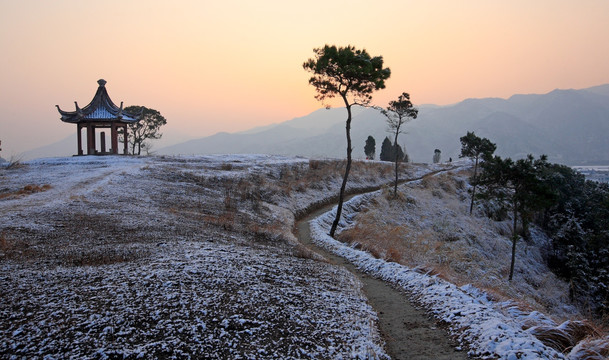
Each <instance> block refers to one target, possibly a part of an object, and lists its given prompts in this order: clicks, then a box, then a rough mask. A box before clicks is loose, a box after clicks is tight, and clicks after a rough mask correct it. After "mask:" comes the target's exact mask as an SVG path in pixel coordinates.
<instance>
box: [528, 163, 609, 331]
mask: <svg viewBox="0 0 609 360" xmlns="http://www.w3.org/2000/svg"><path fill="white" fill-rule="evenodd" d="M545 178H546V181H547V182H548V183H549V185H550V186H551V187H552V189H553V190H554V191H555V193H556V195H557V198H556V201H555V203H554V205H553V206H552V207H550V208H548V209H546V210H545V211H543V212H541V213H539V214H537V216H536V218H535V221H536V223H537V224H538V225H540V226H541V227H542V228H543V229H544V230H545V231H546V232H547V233H548V235H549V236H550V237H551V239H552V248H551V249H550V252H549V254H548V259H547V260H548V265H549V266H550V268H551V269H552V270H553V271H554V272H555V273H556V274H557V275H559V276H561V277H563V278H565V279H567V280H569V283H570V293H569V295H570V298H571V300H572V301H573V302H575V303H577V304H578V305H579V306H580V307H581V308H582V309H584V310H590V311H592V312H596V313H597V314H598V315H600V316H602V317H604V318H605V319H607V316H609V184H606V183H598V182H595V181H590V180H586V179H585V178H584V176H583V175H582V174H580V173H578V172H577V171H575V170H573V169H571V168H569V167H567V166H564V165H558V164H552V165H550V166H548V168H547V174H546V176H545Z"/></svg>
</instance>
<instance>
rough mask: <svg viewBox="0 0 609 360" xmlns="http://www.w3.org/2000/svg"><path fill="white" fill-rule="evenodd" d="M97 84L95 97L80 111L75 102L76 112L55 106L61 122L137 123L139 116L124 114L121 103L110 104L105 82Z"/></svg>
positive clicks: (100, 81)
mask: <svg viewBox="0 0 609 360" xmlns="http://www.w3.org/2000/svg"><path fill="white" fill-rule="evenodd" d="M97 83H98V84H99V87H98V88H97V91H96V92H95V96H93V99H92V100H91V102H89V104H87V105H86V106H85V107H83V108H82V109H81V108H79V107H78V104H77V103H76V102H74V105H75V106H76V111H63V110H61V109H60V108H59V105H55V106H56V107H57V110H58V111H59V114H60V115H61V121H63V122H67V123H72V124H78V123H85V122H120V123H126V124H129V123H134V122H137V121H139V119H140V118H141V114H139V115H136V114H131V113H127V112H124V111H123V103H122V102H121V106H120V107H118V106H116V104H114V102H112V100H111V99H110V96H109V95H108V91H107V90H106V86H105V85H106V81H105V80H102V79H100V80H99V81H98V82H97Z"/></svg>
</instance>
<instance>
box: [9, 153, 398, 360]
mask: <svg viewBox="0 0 609 360" xmlns="http://www.w3.org/2000/svg"><path fill="white" fill-rule="evenodd" d="M308 162H309V160H308V159H299V158H286V157H274V156H267V155H241V156H238V155H231V156H201V157H179V158H171V157H122V156H107V157H74V158H56V159H42V160H35V161H30V162H26V163H24V164H23V166H22V167H20V168H17V169H12V170H10V171H9V170H6V171H3V172H0V178H1V180H2V188H1V189H0V194H6V195H7V196H6V197H3V198H0V219H1V220H0V234H2V240H3V243H2V244H0V245H1V246H0V294H1V295H0V296H1V298H2V301H1V302H0V354H2V356H3V357H4V356H6V357H9V358H10V357H16V358H21V357H28V358H31V357H46V358H83V359H88V358H117V357H119V358H122V357H130V358H159V357H163V358H201V357H206V358H218V359H220V358H235V359H236V358H251V359H277V358H281V359H300V358H303V357H305V358H335V359H351V358H360V359H365V358H370V357H375V358H386V357H387V355H386V354H385V352H384V349H383V342H382V339H381V337H380V334H379V332H378V329H377V328H376V325H375V324H376V320H377V317H376V313H375V312H374V311H373V309H372V308H371V307H370V305H369V304H368V303H367V301H366V297H365V296H364V294H363V293H362V291H361V283H360V282H359V281H358V280H357V279H356V278H355V277H354V276H353V275H352V274H351V273H349V272H348V271H347V270H345V269H343V268H341V267H337V266H334V265H331V264H328V263H326V262H323V261H319V260H317V259H316V258H315V257H306V256H297V255H295V254H297V253H298V252H297V251H296V250H295V247H296V245H295V244H294V243H292V242H290V241H288V240H289V239H288V240H286V239H283V238H281V237H280V236H271V237H267V238H259V237H257V236H255V234H253V233H251V232H249V231H247V228H246V225H251V224H257V225H256V226H259V227H261V228H262V227H264V226H269V227H271V226H273V225H274V224H276V223H279V222H281V223H282V224H283V226H282V227H278V229H279V230H281V231H283V227H284V228H285V231H286V232H288V233H289V232H290V231H291V226H290V224H292V223H293V215H291V214H292V212H291V210H286V209H288V208H292V209H296V208H306V207H307V206H309V205H310V204H312V203H314V202H315V201H317V200H318V199H319V195H320V194H321V192H322V191H323V190H320V191H316V192H314V193H307V191H302V192H296V191H293V192H292V195H294V196H298V198H299V201H293V200H292V198H290V196H286V195H278V194H279V193H274V192H269V194H270V195H272V197H273V198H275V200H276V204H271V203H266V202H264V201H263V202H262V204H261V205H260V207H261V209H262V210H263V212H265V213H269V212H270V215H271V216H270V217H269V218H268V219H267V218H264V219H260V218H258V217H257V216H259V215H257V213H256V212H255V211H253V210H252V209H251V207H252V205H251V204H250V203H249V202H248V201H249V200H247V199H245V200H243V199H241V198H240V197H239V196H238V195H240V194H238V193H237V192H235V193H234V198H233V199H232V200H233V201H235V202H236V203H237V204H238V205H239V209H240V210H239V213H238V216H237V217H235V220H234V222H233V223H231V224H229V225H232V226H233V228H232V229H231V228H229V229H227V230H225V229H222V226H221V225H218V226H213V225H209V224H207V223H206V221H207V219H208V218H212V217H214V216H221V215H222V214H223V213H224V209H225V208H224V206H225V205H224V203H223V201H224V189H225V187H224V185H225V184H227V183H230V182H238V181H239V180H240V179H246V180H247V179H250V180H251V179H253V178H256V176H259V175H260V176H264V177H267V176H273V174H276V176H279V172H281V171H283V170H282V169H284V168H286V167H288V168H297V167H306V166H308ZM331 182H332V183H334V180H332V181H331ZM30 184H34V185H43V184H47V185H49V187H48V188H46V190H45V191H40V192H34V193H26V194H19V190H20V189H23V188H24V187H25V186H28V185H30ZM273 184H274V183H273V182H272V181H269V182H268V183H267V185H266V186H268V187H269V189H270V190H272V189H273V188H272V186H274V185H273ZM355 184H357V182H356V183H355ZM278 188H279V187H278ZM324 188H325V185H324ZM270 190H269V191H270ZM282 201H289V202H290V203H289V204H286V203H284V202H282ZM241 210H242V211H241ZM290 219H291V220H290ZM275 226H277V225H275Z"/></svg>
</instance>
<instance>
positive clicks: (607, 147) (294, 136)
mask: <svg viewBox="0 0 609 360" xmlns="http://www.w3.org/2000/svg"><path fill="white" fill-rule="evenodd" d="M346 116H347V115H346V111H345V109H344V108H335V109H329V110H326V109H320V110H317V111H314V112H313V113H311V114H309V115H307V116H303V117H299V118H295V119H292V120H289V121H285V122H282V123H279V124H276V125H269V126H265V127H260V128H254V129H251V130H248V131H244V132H239V133H218V134H215V135H212V136H208V137H204V138H200V139H195V140H190V141H187V142H183V143H179V144H176V145H172V146H168V147H164V148H160V149H158V151H157V153H158V154H231V153H261V154H280V155H301V156H306V157H336V158H342V157H345V156H346V155H345V154H346V140H345V120H346ZM467 131H474V132H475V133H476V134H477V135H479V136H481V137H487V138H489V139H490V140H491V141H493V142H495V143H496V144H497V154H499V155H501V156H509V157H512V158H520V157H523V156H526V154H528V153H531V154H534V155H536V156H537V155H540V154H547V155H548V156H549V158H550V161H552V162H558V163H563V164H570V165H575V164H597V165H602V164H609V141H607V136H608V135H609V84H607V85H601V86H596V87H592V88H587V89H583V90H554V91H552V92H550V93H548V94H544V95H537V94H534V95H514V96H512V97H510V98H509V99H499V98H484V99H467V100H464V101H462V102H460V103H457V104H454V105H448V106H435V105H422V106H420V107H419V116H418V118H417V119H415V120H413V121H411V122H410V123H408V124H407V125H406V126H405V133H404V134H401V135H400V138H399V143H400V144H401V145H405V146H406V150H407V152H408V154H409V155H410V158H411V160H412V161H415V162H431V160H432V156H433V153H434V149H436V148H437V149H440V150H441V151H442V160H443V161H446V160H448V159H449V158H453V159H457V158H458V155H459V152H460V148H461V145H460V142H459V138H460V137H461V136H463V135H465V134H466V132H467ZM351 134H352V140H353V148H354V150H353V156H354V157H355V158H364V152H363V149H364V143H365V140H366V138H367V137H368V136H369V135H372V136H373V137H374V138H375V140H376V148H377V158H378V154H379V153H380V148H381V143H382V141H383V139H384V138H385V136H390V138H392V137H391V135H390V134H389V133H388V132H387V131H386V123H385V118H384V117H383V116H382V115H381V114H380V113H379V112H378V111H377V110H374V109H369V108H357V109H356V111H355V112H354V117H353V122H352V129H351ZM74 137H75V136H74ZM63 147H65V149H66V150H65V154H64V155H69V154H71V153H72V152H73V149H72V148H73V147H74V140H72V141H68V139H66V140H63V141H62V142H59V143H56V144H52V145H50V146H47V147H44V148H41V149H37V150H36V151H35V153H36V154H37V155H38V156H41V155H39V154H40V153H41V152H40V150H43V153H44V154H46V156H53V155H55V154H50V153H52V152H55V151H56V150H57V149H59V148H63ZM51 150H53V151H51ZM33 152H34V151H33ZM30 153H32V152H30ZM49 154H50V155H49ZM26 157H28V158H31V157H36V156H32V154H28V153H26Z"/></svg>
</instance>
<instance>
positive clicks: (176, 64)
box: [0, 0, 609, 158]
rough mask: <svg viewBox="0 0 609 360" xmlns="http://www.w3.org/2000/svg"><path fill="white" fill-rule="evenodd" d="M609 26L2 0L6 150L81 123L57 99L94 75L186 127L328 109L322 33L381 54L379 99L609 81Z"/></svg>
mask: <svg viewBox="0 0 609 360" xmlns="http://www.w3.org/2000/svg"><path fill="white" fill-rule="evenodd" d="M607 34H609V1H607V0H580V1H573V0H535V1H531V0H511V1H507V0H506V1H499V0H497V1H494V0H464V1H452V0H428V1H408V0H396V1H383V0H377V1H370V0H367V1H359V0H349V1H333V0H323V1H322V0H309V1H300V2H291V1H285V0H277V1H274V0H258V1H235V0H224V1H206V0H193V1H181V0H176V1H171V2H169V1H153V0H146V1H139V0H138V1H126V0H121V1H95V2H93V1H32V0H23V1H9V0H0V54H1V56H0V64H1V66H0V140H2V148H3V151H2V152H1V153H0V155H2V156H3V157H5V158H8V157H10V156H11V155H17V154H19V153H20V152H23V151H25V150H29V149H31V148H33V147H36V146H40V145H46V144H49V143H52V142H55V141H57V140H60V139H62V138H64V137H66V136H68V135H70V134H72V133H75V132H76V127H75V126H74V125H69V124H64V123H62V122H61V121H60V120H59V114H58V113H57V110H56V109H55V104H58V105H59V106H60V107H61V108H62V109H64V110H70V111H71V110H74V101H78V104H79V105H80V106H84V105H86V104H87V103H88V102H89V101H90V100H91V98H92V97H93V95H94V93H95V91H96V89H97V83H96V81H97V80H98V79H100V78H103V79H105V80H106V81H107V82H108V84H107V85H106V87H107V88H108V92H109V94H110V96H111V97H112V100H113V101H114V102H115V103H117V104H120V102H121V101H124V102H125V105H126V106H127V105H144V106H148V107H152V108H155V109H157V110H159V111H160V112H161V113H162V114H163V115H164V116H165V117H166V118H167V120H168V125H167V126H166V127H164V128H163V132H164V133H165V134H166V135H165V137H167V138H168V139H167V140H168V141H177V140H180V139H186V138H196V137H203V136H207V135H211V134H214V133H216V132H218V131H228V132H232V131H238V130H246V129H249V128H252V127H255V126H259V125H267V124H271V123H276V122H281V121H285V120H289V119H291V118H294V117H297V116H303V115H306V114H308V113H310V112H312V111H314V110H316V109H318V108H320V107H321V104H320V103H319V102H317V101H316V100H315V99H314V89H313V88H312V87H311V86H310V85H308V78H309V76H310V75H309V74H308V73H306V72H305V71H304V70H303V69H302V63H303V62H304V61H305V60H307V59H308V58H310V57H312V56H313V48H315V47H320V46H323V45H324V44H335V45H338V46H344V45H348V44H351V45H354V46H356V47H357V48H365V49H367V50H368V52H369V53H370V54H371V55H373V56H376V55H382V56H383V58H384V60H385V64H386V66H388V67H389V68H391V70H392V76H391V78H390V79H389V80H388V81H387V83H386V84H387V88H386V89H384V90H382V91H379V92H377V93H376V94H375V95H374V99H373V102H374V103H376V104H378V105H383V106H384V105H386V103H387V102H388V101H389V100H392V99H394V98H396V97H397V96H398V95H399V94H400V93H401V92H403V91H406V92H409V93H410V94H411V98H412V100H413V101H414V102H415V103H416V104H428V103H433V104H439V105H445V104H450V103H455V102H458V101H461V100H464V99H466V98H472V97H476V98H479V97H504V98H505V97H509V96H511V95H512V94H515V93H546V92H549V91H551V90H553V89H555V88H562V89H564V88H576V89H580V88H586V87H590V86H595V85H600V84H606V83H609V40H608V38H607Z"/></svg>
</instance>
